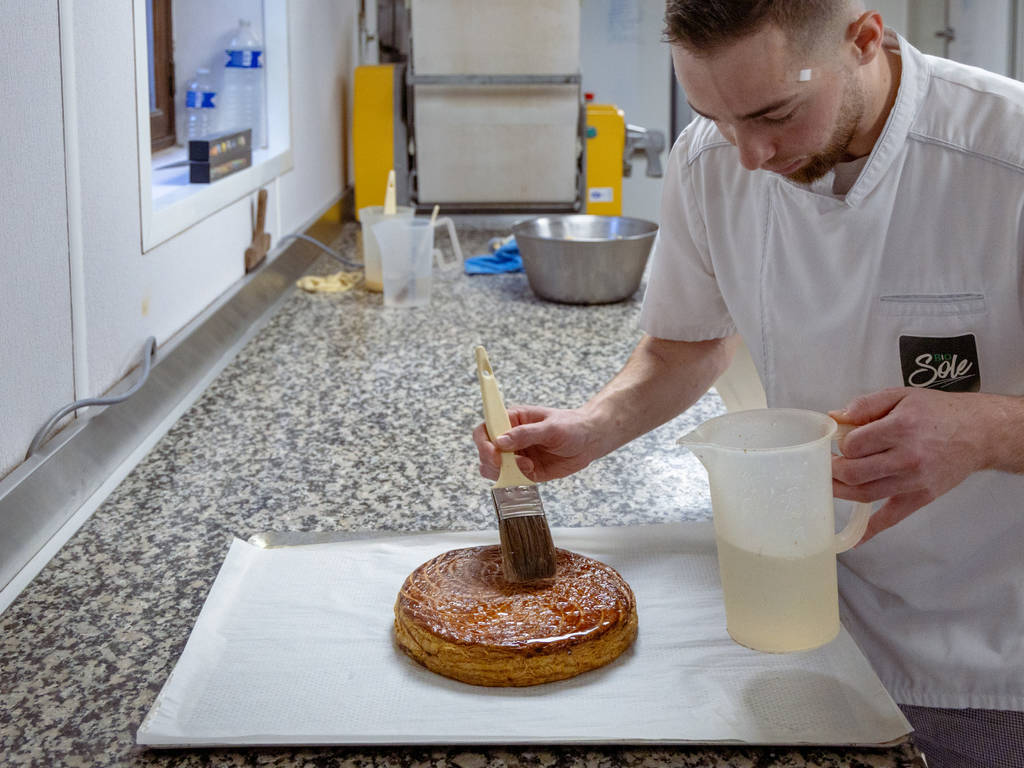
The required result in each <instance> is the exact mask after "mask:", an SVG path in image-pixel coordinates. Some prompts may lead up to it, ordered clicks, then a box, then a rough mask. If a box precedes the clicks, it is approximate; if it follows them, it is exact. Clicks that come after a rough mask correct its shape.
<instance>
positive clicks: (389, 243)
mask: <svg viewBox="0 0 1024 768" xmlns="http://www.w3.org/2000/svg"><path fill="white" fill-rule="evenodd" d="M441 224H444V225H446V226H447V227H448V234H449V236H450V237H451V241H452V252H453V256H452V258H451V259H450V260H447V261H442V266H444V267H445V268H451V267H455V266H461V264H462V249H461V247H460V246H459V238H458V235H457V234H456V233H455V224H454V222H453V221H452V220H451V219H450V218H447V217H445V218H441V219H437V220H436V222H431V221H429V220H428V219H396V218H394V217H389V218H386V219H382V220H380V221H378V222H377V223H376V224H374V225H373V234H374V236H375V237H376V238H377V243H378V244H379V245H380V255H381V282H382V284H383V288H384V306H387V307H418V306H422V305H424V304H429V303H430V288H431V283H432V281H433V263H434V258H435V253H437V254H438V256H440V252H435V251H434V227H435V226H437V225H441Z"/></svg>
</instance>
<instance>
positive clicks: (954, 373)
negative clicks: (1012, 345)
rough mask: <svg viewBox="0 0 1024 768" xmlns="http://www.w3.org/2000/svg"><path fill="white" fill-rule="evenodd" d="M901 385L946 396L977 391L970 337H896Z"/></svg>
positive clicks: (975, 350)
mask: <svg viewBox="0 0 1024 768" xmlns="http://www.w3.org/2000/svg"><path fill="white" fill-rule="evenodd" d="M900 362H901V363H902V365H903V383H904V384H905V385H906V386H908V387H924V388H927V389H941V390H944V391H946V392H977V391H978V390H979V389H981V370H980V368H979V366H978V346H977V344H975V341H974V334H973V333H968V334H967V335H965V336H953V337H949V338H943V337H941V336H939V337H935V336H900Z"/></svg>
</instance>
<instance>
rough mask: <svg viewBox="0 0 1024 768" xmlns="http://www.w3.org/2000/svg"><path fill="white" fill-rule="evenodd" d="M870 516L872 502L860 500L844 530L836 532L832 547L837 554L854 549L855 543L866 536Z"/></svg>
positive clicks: (854, 506)
mask: <svg viewBox="0 0 1024 768" xmlns="http://www.w3.org/2000/svg"><path fill="white" fill-rule="evenodd" d="M870 518H871V504H870V503H869V502H864V501H858V502H856V503H855V504H854V505H853V514H851V515H850V521H849V522H848V523H847V524H846V527H845V528H843V530H841V531H840V532H839V533H837V534H836V536H835V539H834V540H833V544H832V548H833V549H834V550H835V553H836V554H837V555H838V554H839V553H840V552H845V551H846V550H848V549H853V547H854V545H855V544H856V543H857V542H858V541H860V540H861V539H862V538H863V537H864V531H866V530H867V529H868V520H869V519H870Z"/></svg>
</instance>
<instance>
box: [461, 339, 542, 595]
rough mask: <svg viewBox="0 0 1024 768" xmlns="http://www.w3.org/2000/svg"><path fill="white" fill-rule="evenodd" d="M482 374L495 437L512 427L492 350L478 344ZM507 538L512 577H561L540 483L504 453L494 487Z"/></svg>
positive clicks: (505, 567) (507, 570)
mask: <svg viewBox="0 0 1024 768" xmlns="http://www.w3.org/2000/svg"><path fill="white" fill-rule="evenodd" d="M476 374H477V378H478V379H479V380H480V394H481V395H483V401H484V422H485V423H486V424H487V435H488V436H489V437H490V438H491V441H492V442H493V441H494V439H495V438H496V437H499V436H501V435H503V434H505V433H506V432H508V431H509V430H510V429H511V428H512V423H511V422H510V421H509V418H508V412H507V411H506V410H505V403H504V402H503V401H502V399H501V392H500V390H499V389H498V381H497V379H495V378H494V371H493V370H491V364H490V361H488V359H487V352H486V350H485V349H484V348H483V347H477V348H476ZM491 499H492V500H493V501H494V511H495V512H496V513H497V515H498V535H499V537H500V538H501V568H502V572H503V574H504V576H505V580H506V581H509V582H526V581H542V580H545V579H553V578H554V577H555V544H554V542H553V541H552V539H551V529H550V528H549V527H548V519H547V517H546V516H545V515H544V505H543V504H542V503H541V500H540V491H539V490H538V488H537V484H536V483H534V482H533V481H532V480H530V479H529V478H528V477H526V475H524V474H523V473H522V472H521V471H520V469H519V467H518V466H517V465H516V455H515V454H514V453H512V452H509V451H502V452H501V471H500V473H499V474H498V481H497V482H496V483H495V484H494V487H493V488H491Z"/></svg>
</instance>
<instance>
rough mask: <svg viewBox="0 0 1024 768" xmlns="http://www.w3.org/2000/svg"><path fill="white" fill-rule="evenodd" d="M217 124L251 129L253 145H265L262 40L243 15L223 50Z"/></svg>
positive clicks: (224, 126) (256, 146) (225, 127)
mask: <svg viewBox="0 0 1024 768" xmlns="http://www.w3.org/2000/svg"><path fill="white" fill-rule="evenodd" d="M225 54H226V56H225V59H224V85H223V88H222V94H221V112H222V114H221V120H220V128H221V130H223V131H237V130H242V129H244V128H250V129H252V146H253V148H254V149H258V148H260V147H266V146H267V131H266V82H265V78H264V72H265V70H264V63H265V62H264V52H263V42H262V41H261V40H260V38H259V35H257V34H256V31H255V30H254V29H253V28H252V24H250V23H249V22H248V21H247V20H246V19H240V20H239V22H238V31H237V32H236V33H235V36H234V37H233V38H232V39H231V42H230V43H229V44H228V48H227V49H226V50H225Z"/></svg>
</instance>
